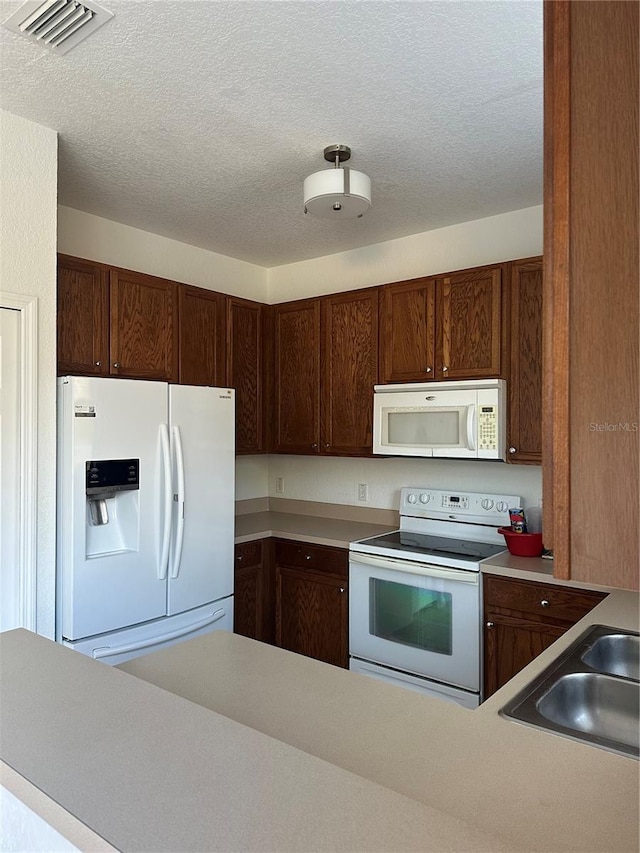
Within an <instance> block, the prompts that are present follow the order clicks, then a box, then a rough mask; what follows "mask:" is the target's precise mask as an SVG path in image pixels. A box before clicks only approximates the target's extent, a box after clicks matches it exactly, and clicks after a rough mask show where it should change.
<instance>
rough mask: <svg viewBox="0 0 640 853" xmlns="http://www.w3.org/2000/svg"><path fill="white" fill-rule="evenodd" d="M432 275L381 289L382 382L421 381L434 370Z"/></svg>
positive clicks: (433, 282)
mask: <svg viewBox="0 0 640 853" xmlns="http://www.w3.org/2000/svg"><path fill="white" fill-rule="evenodd" d="M435 292H436V288H435V279H433V278H418V279H414V280H412V281H405V282H401V283H399V284H391V285H385V286H384V287H383V288H382V289H381V291H380V333H381V334H380V350H381V352H380V364H381V376H380V381H381V382H424V381H426V380H429V379H433V378H434V373H435V346H434V344H435V340H434V338H435V317H434V315H435Z"/></svg>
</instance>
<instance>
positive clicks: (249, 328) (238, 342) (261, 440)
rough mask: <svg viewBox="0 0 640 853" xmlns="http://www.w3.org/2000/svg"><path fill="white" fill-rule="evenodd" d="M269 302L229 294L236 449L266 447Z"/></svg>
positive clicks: (260, 449) (229, 366)
mask: <svg viewBox="0 0 640 853" xmlns="http://www.w3.org/2000/svg"><path fill="white" fill-rule="evenodd" d="M264 313H265V306H263V305H260V304H259V303H257V302H250V301H249V300H247V299H239V298H238V297H235V296H228V297H227V383H228V385H229V386H230V387H231V388H235V391H236V453H262V452H263V451H264V450H265V412H264V382H265V368H264Z"/></svg>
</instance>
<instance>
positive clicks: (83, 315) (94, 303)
mask: <svg viewBox="0 0 640 853" xmlns="http://www.w3.org/2000/svg"><path fill="white" fill-rule="evenodd" d="M58 373H59V374H61V375H64V374H67V373H72V374H87V375H94V376H104V375H108V373H109V272H108V270H107V268H106V267H104V266H102V264H93V263H91V261H83V260H79V259H78V258H71V257H68V256H67V255H58Z"/></svg>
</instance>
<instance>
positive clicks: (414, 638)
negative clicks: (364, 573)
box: [369, 577, 453, 655]
mask: <svg viewBox="0 0 640 853" xmlns="http://www.w3.org/2000/svg"><path fill="white" fill-rule="evenodd" d="M452 625H453V596H452V594H451V593H449V592H438V591H437V590H433V589H424V588H421V587H416V586H410V585H408V584H403V583H396V582H395V581H389V580H382V579H380V578H375V577H370V578H369V633H370V634H372V635H373V636H375V637H380V638H381V639H383V640H388V641H389V642H392V643H399V644H400V645H403V646H411V647H413V648H416V649H422V650H424V651H429V652H435V653H437V654H441V655H451V654H452V651H453V630H452Z"/></svg>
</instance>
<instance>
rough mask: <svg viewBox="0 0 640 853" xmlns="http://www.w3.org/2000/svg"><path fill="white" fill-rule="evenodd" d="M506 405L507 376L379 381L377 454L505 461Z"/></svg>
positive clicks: (375, 415) (375, 418) (376, 391)
mask: <svg viewBox="0 0 640 853" xmlns="http://www.w3.org/2000/svg"><path fill="white" fill-rule="evenodd" d="M506 403H507V396H506V382H505V380H504V379H474V380H465V381H455V382H426V383H420V384H415V385H414V384H407V385H376V386H375V387H374V395H373V452H374V453H380V454H384V455H385V456H437V457H449V458H453V459H502V460H504V459H505V458H506V435H505V433H506Z"/></svg>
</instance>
